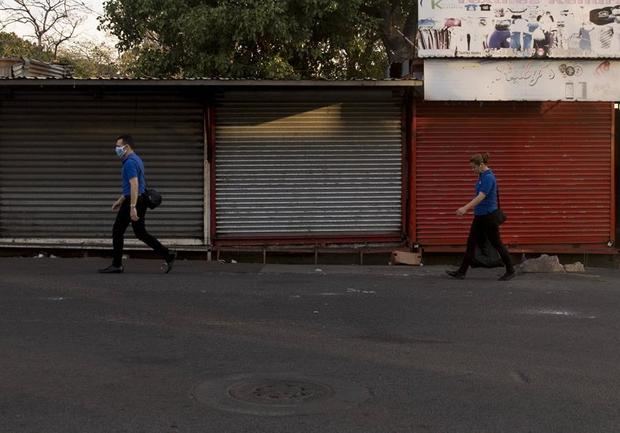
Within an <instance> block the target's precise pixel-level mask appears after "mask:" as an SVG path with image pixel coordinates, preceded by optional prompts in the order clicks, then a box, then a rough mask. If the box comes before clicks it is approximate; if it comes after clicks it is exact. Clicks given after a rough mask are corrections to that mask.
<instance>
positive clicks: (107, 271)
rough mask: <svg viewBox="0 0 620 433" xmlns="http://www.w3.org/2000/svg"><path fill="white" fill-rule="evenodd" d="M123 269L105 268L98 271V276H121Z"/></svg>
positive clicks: (117, 267)
mask: <svg viewBox="0 0 620 433" xmlns="http://www.w3.org/2000/svg"><path fill="white" fill-rule="evenodd" d="M124 270H125V269H124V268H123V267H122V266H114V265H111V266H108V267H107V268H103V269H99V273H100V274H122V273H123V271H124Z"/></svg>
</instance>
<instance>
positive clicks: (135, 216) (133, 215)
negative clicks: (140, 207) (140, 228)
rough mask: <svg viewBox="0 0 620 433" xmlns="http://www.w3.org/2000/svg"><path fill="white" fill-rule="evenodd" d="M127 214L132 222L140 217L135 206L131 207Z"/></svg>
mask: <svg viewBox="0 0 620 433" xmlns="http://www.w3.org/2000/svg"><path fill="white" fill-rule="evenodd" d="M129 216H130V218H131V220H132V221H133V222H136V221H138V220H139V219H140V217H138V211H137V210H136V208H135V207H132V208H131V210H130V211H129Z"/></svg>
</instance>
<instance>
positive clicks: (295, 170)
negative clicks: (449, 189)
mask: <svg viewBox="0 0 620 433" xmlns="http://www.w3.org/2000/svg"><path fill="white" fill-rule="evenodd" d="M420 84H421V83H420V82H415V81H385V82H380V81H379V82H377V81H358V82H273V81H272V82H257V81H218V80H186V81H184V80H169V81H155V80H152V81H149V80H134V81H132V80H36V81H35V80H2V81H0V246H2V247H11V246H12V247H16V246H19V247H28V246H31V247H39V246H50V247H58V246H66V247H70V248H101V247H107V246H109V245H110V243H111V240H110V238H111V236H110V232H111V226H112V222H113V219H114V214H113V213H112V212H111V209H110V206H111V204H112V202H113V201H114V200H115V199H116V198H117V197H118V195H119V194H120V189H119V177H120V164H119V161H118V160H117V159H116V157H115V156H114V153H113V144H114V141H115V137H116V136H118V135H119V134H122V133H130V134H132V135H133V136H134V138H135V140H136V143H137V146H136V151H137V152H138V153H139V154H140V155H141V156H142V157H143V158H144V160H145V162H146V168H147V180H148V182H149V184H150V185H151V186H154V187H156V188H157V189H159V190H160V191H161V192H162V194H163V196H164V204H163V205H162V206H161V207H160V208H158V209H157V210H155V211H153V212H150V213H149V215H148V220H149V228H150V230H151V231H152V232H153V233H154V234H156V235H157V236H158V237H159V238H160V239H162V241H164V242H166V243H167V244H171V245H175V246H176V247H177V248H179V249H183V248H185V249H195V248H198V249H205V250H206V249H207V248H211V247H215V248H216V247H219V246H222V245H252V244H258V245H271V244H291V243H303V244H316V243H322V244H325V243H328V244H344V243H348V244H353V243H361V244H368V243H373V242H374V243H388V242H389V243H391V244H399V243H402V242H403V241H404V239H405V235H404V218H405V213H404V210H403V203H404V200H403V197H406V189H405V188H406V187H405V186H406V182H405V179H406V178H405V175H406V172H405V169H404V168H403V167H404V159H403V149H404V144H405V137H404V132H405V129H406V128H405V126H404V125H405V123H404V122H403V119H404V118H405V117H404V112H405V110H406V109H407V104H405V100H406V98H407V95H409V96H410V95H411V94H412V89H413V87H415V86H418V85H420ZM128 238H129V239H131V236H128ZM127 245H128V247H129V248H132V247H140V246H141V245H140V244H139V243H138V242H133V241H131V240H129V241H128V243H127Z"/></svg>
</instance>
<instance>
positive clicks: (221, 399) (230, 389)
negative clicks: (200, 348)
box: [193, 374, 370, 416]
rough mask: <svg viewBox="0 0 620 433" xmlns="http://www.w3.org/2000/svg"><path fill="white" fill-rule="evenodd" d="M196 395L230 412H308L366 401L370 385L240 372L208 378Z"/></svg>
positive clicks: (298, 413) (275, 413) (257, 413)
mask: <svg viewBox="0 0 620 433" xmlns="http://www.w3.org/2000/svg"><path fill="white" fill-rule="evenodd" d="M193 396H194V397H195V398H196V400H198V401H199V402H201V403H203V404H206V405H208V406H211V407H214V408H216V409H220V410H225V411H229V412H237V413H245V414H250V415H261V416H286V415H307V414H313V413H322V412H327V411H333V410H345V409H348V408H351V407H353V406H355V405H357V404H360V403H362V402H364V401H366V400H367V399H368V398H369V397H370V394H369V392H368V390H367V389H366V388H363V387H361V386H358V385H355V384H351V383H348V382H344V381H341V380H336V379H327V378H315V377H300V376H294V375H288V374H286V375H285V374H275V375H236V376H230V377H226V378H220V379H214V380H209V381H206V382H204V383H202V384H200V385H198V386H197V387H196V388H195V389H194V392H193Z"/></svg>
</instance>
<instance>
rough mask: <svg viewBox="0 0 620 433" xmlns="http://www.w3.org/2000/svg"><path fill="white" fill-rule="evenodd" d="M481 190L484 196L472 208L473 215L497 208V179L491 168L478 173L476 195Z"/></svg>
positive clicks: (483, 213)
mask: <svg viewBox="0 0 620 433" xmlns="http://www.w3.org/2000/svg"><path fill="white" fill-rule="evenodd" d="M481 192H483V193H484V194H485V195H486V197H485V198H484V200H482V201H481V202H480V203H479V204H478V206H476V207H475V208H474V215H476V216H482V215H488V214H490V213H492V212H495V211H496V210H497V180H496V179H495V175H494V174H493V172H492V171H491V170H487V171H483V172H482V173H480V177H479V178H478V182H477V183H476V195H478V194H479V193H481Z"/></svg>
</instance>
